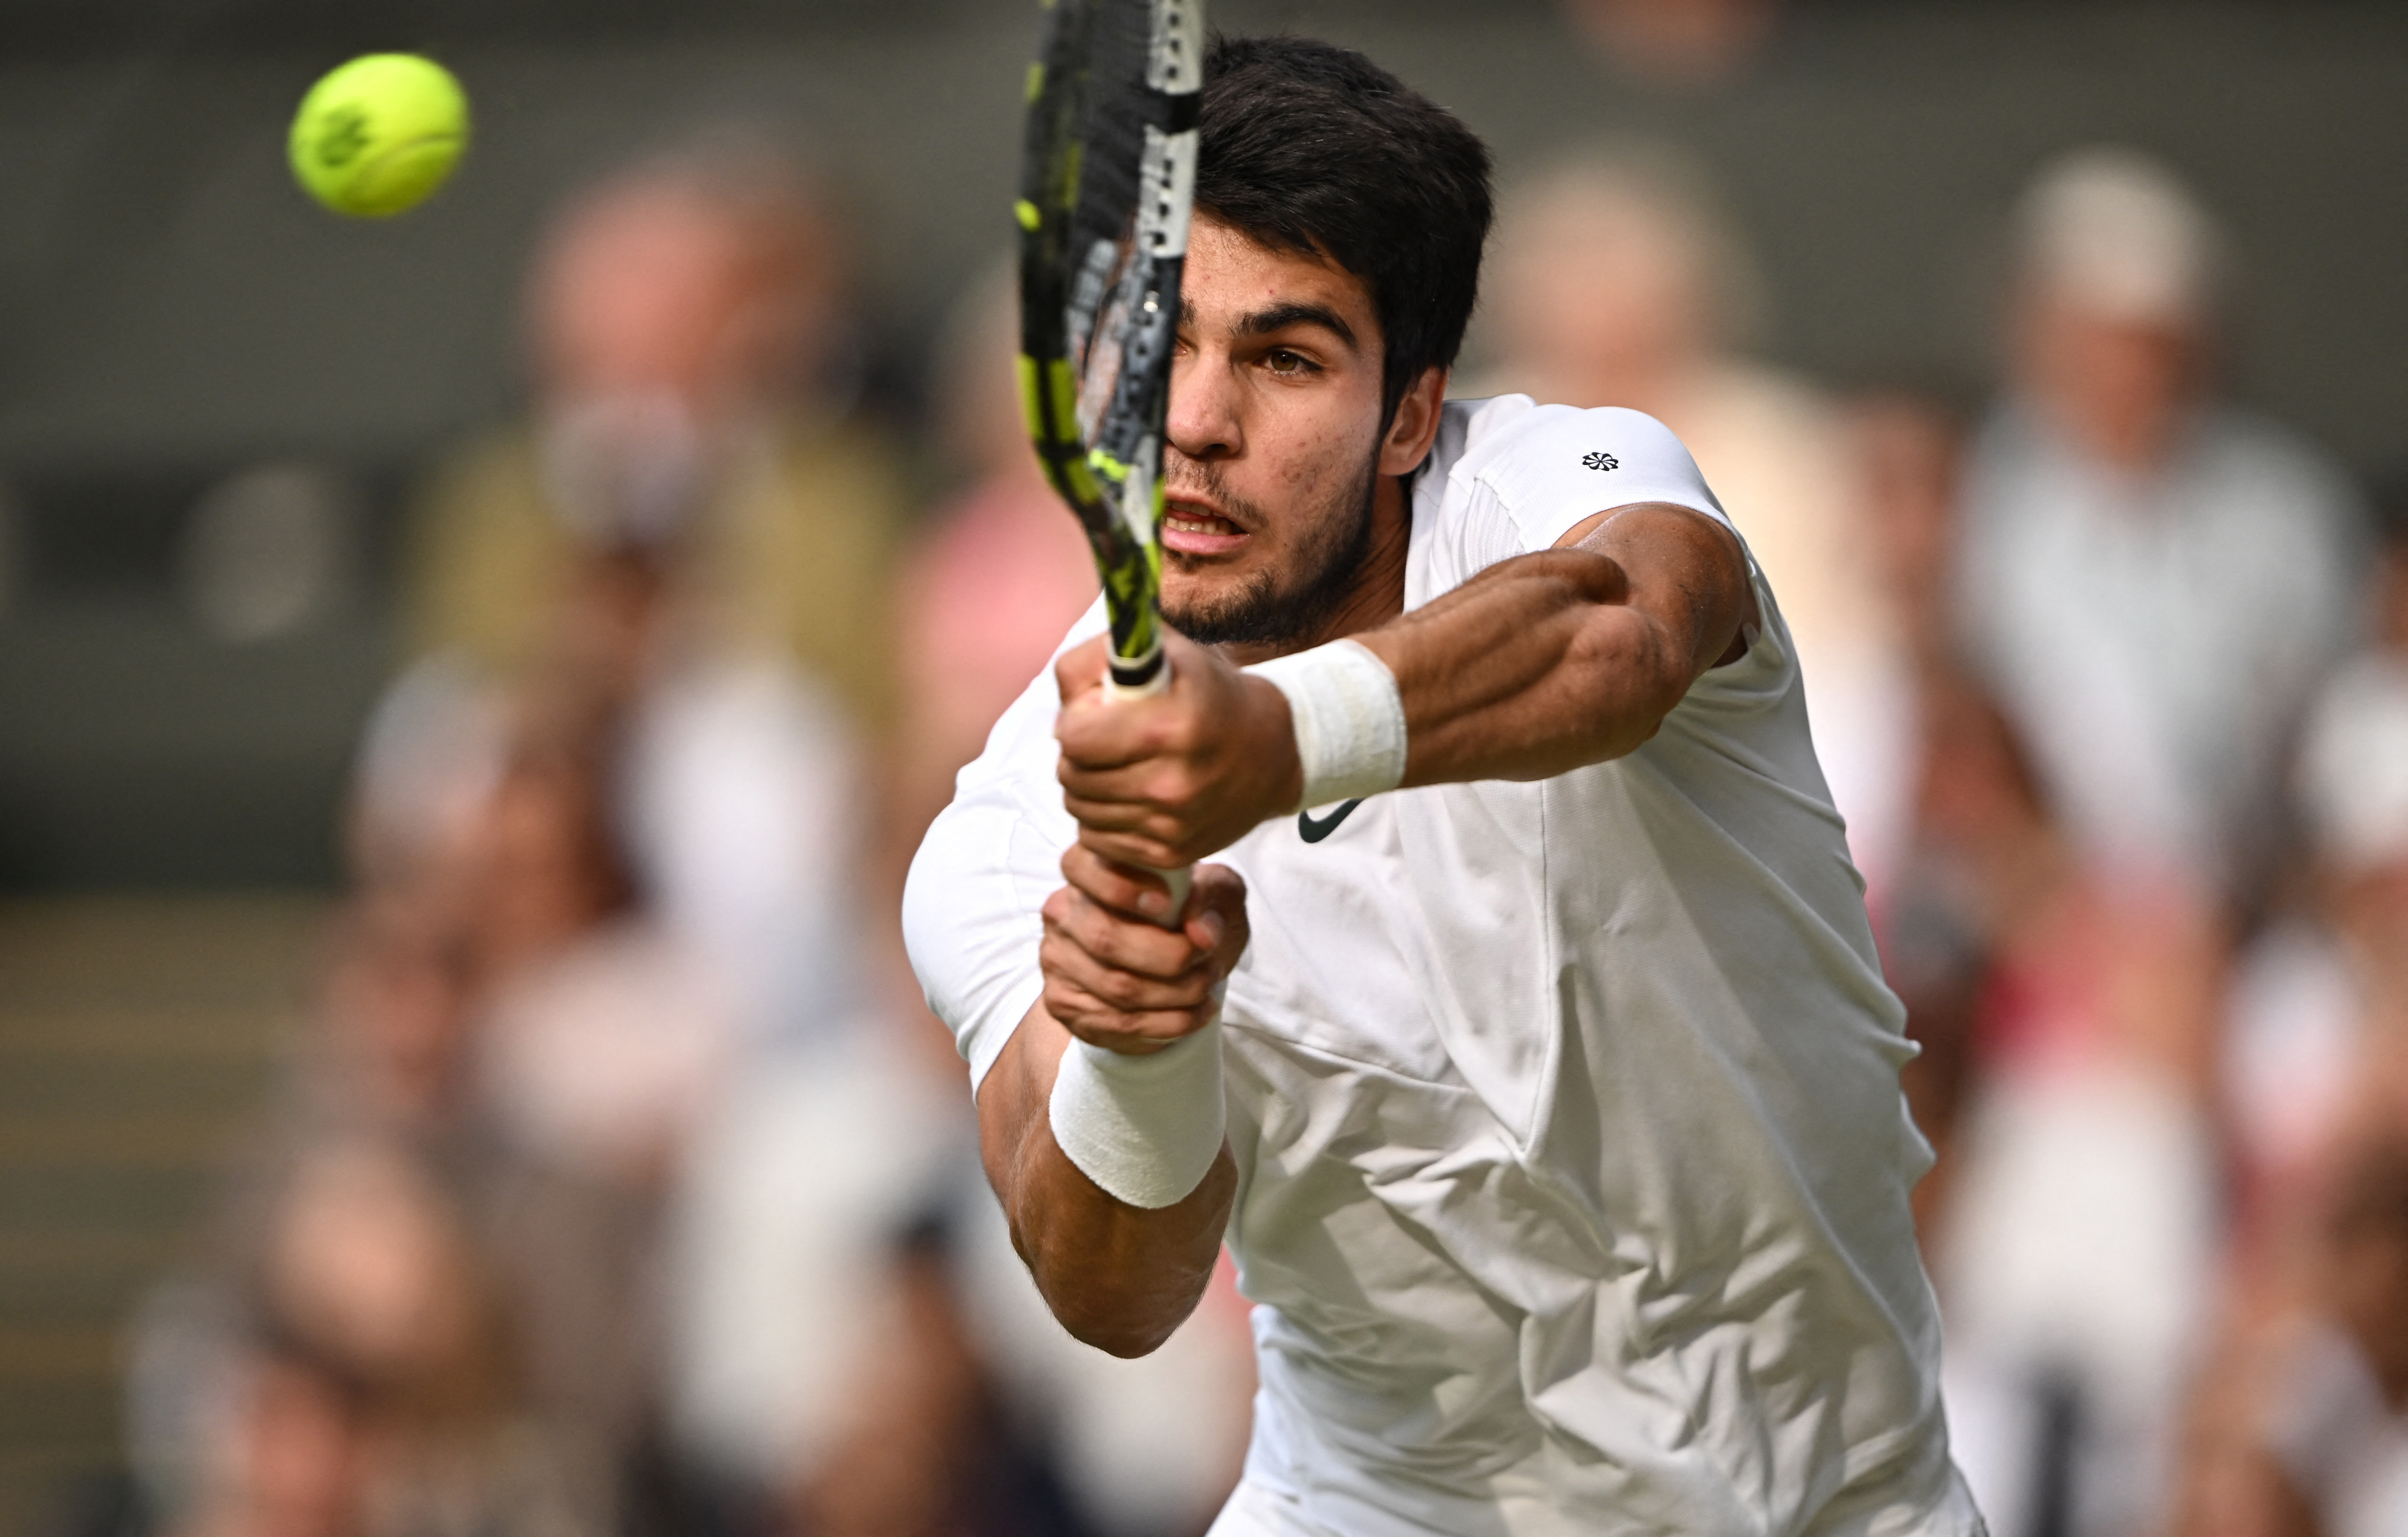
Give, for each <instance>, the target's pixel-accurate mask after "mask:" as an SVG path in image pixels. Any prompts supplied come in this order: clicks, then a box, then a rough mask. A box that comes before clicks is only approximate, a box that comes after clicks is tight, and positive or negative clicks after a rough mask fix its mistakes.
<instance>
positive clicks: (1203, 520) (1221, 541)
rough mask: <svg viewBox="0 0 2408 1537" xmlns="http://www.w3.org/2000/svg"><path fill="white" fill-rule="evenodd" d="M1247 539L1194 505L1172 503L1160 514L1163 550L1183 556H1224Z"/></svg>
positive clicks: (1241, 531) (1227, 522)
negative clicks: (1161, 515) (1161, 516)
mask: <svg viewBox="0 0 2408 1537" xmlns="http://www.w3.org/2000/svg"><path fill="white" fill-rule="evenodd" d="M1247 537H1248V535H1247V534H1246V531H1245V530H1244V529H1241V528H1240V527H1239V526H1238V525H1237V524H1235V523H1233V522H1231V521H1230V520H1229V519H1226V518H1224V517H1222V516H1221V515H1220V514H1219V513H1217V512H1214V511H1212V510H1211V508H1210V507H1204V506H1199V505H1197V504H1195V503H1193V502H1173V503H1171V504H1170V505H1168V507H1167V508H1165V509H1164V512H1163V518H1162V548H1165V549H1168V550H1172V551H1175V552H1177V553H1179V554H1182V555H1226V554H1228V553H1230V552H1231V551H1233V550H1235V549H1238V548H1240V547H1242V546H1243V545H1244V544H1245V542H1246V539H1247Z"/></svg>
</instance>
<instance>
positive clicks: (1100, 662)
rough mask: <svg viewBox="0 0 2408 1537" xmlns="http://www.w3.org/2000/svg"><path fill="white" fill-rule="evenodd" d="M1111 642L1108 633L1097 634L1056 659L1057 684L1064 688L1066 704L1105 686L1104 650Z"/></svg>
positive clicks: (1063, 696) (1055, 683) (1059, 687)
mask: <svg viewBox="0 0 2408 1537" xmlns="http://www.w3.org/2000/svg"><path fill="white" fill-rule="evenodd" d="M1110 644H1111V642H1110V638H1109V637H1108V636H1104V635H1097V636H1094V637H1093V638H1091V639H1088V640H1085V641H1082V642H1081V643H1080V644H1078V645H1076V646H1073V647H1071V648H1069V649H1068V650H1067V651H1065V652H1063V653H1062V655H1061V656H1060V657H1059V658H1058V659H1057V660H1056V661H1055V662H1054V687H1055V688H1056V689H1058V690H1061V694H1062V703H1063V704H1069V703H1070V702H1071V701H1072V700H1074V699H1077V698H1078V697H1079V696H1080V695H1082V694H1086V693H1092V692H1093V691H1095V690H1097V689H1100V688H1102V687H1103V684H1104V650H1105V648H1106V647H1107V646H1108V645H1110Z"/></svg>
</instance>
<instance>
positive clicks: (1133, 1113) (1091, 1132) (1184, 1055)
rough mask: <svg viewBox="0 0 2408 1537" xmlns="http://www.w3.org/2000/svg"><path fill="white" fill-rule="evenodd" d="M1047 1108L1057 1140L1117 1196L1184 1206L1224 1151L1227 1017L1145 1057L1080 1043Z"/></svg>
mask: <svg viewBox="0 0 2408 1537" xmlns="http://www.w3.org/2000/svg"><path fill="white" fill-rule="evenodd" d="M1046 1112H1047V1118H1048V1119H1050V1120H1051V1121H1052V1122H1053V1123H1054V1142H1055V1143H1056V1144H1057V1145H1059V1146H1060V1147H1061V1149H1062V1151H1063V1152H1064V1153H1066V1154H1068V1156H1069V1159H1070V1161H1071V1162H1073V1163H1075V1164H1077V1165H1078V1166H1079V1169H1080V1172H1082V1174H1085V1175H1086V1176H1087V1177H1088V1178H1089V1179H1092V1180H1094V1181H1095V1182H1096V1183H1097V1185H1098V1186H1100V1187H1102V1188H1103V1189H1104V1190H1105V1191H1106V1192H1107V1193H1109V1194H1111V1195H1113V1196H1116V1197H1118V1198H1119V1199H1121V1200H1123V1201H1125V1202H1127V1203H1129V1204H1130V1205H1132V1206H1143V1207H1145V1208H1146V1209H1148V1210H1150V1211H1151V1210H1158V1209H1159V1208H1161V1207H1164V1206H1175V1205H1177V1204H1178V1203H1180V1202H1181V1201H1183V1200H1184V1199H1186V1197H1187V1195H1188V1193H1189V1192H1190V1191H1192V1190H1194V1189H1195V1188H1196V1187H1197V1186H1198V1185H1200V1184H1202V1183H1203V1182H1204V1176H1205V1175H1206V1174H1209V1173H1211V1169H1212V1160H1214V1159H1216V1158H1218V1157H1220V1156H1221V1136H1222V1132H1223V1131H1224V1129H1225V1126H1226V1115H1227V1109H1226V1105H1225V1104H1224V1103H1223V1101H1222V1097H1221V1022H1220V1021H1219V1020H1218V1019H1215V1020H1214V1021H1212V1023H1211V1024H1209V1025H1207V1026H1205V1027H1204V1028H1203V1029H1202V1030H1199V1031H1197V1032H1196V1033H1195V1034H1193V1035H1190V1036H1187V1037H1186V1038H1184V1039H1183V1040H1180V1041H1176V1042H1174V1043H1172V1044H1171V1045H1169V1046H1165V1047H1163V1048H1162V1049H1161V1050H1160V1051H1157V1052H1154V1053H1153V1054H1152V1055H1151V1056H1145V1057H1132V1056H1129V1055H1127V1054H1125V1053H1124V1052H1118V1051H1108V1050H1106V1049H1105V1048H1104V1047H1102V1046H1089V1045H1088V1044H1087V1043H1086V1042H1084V1041H1072V1042H1071V1043H1070V1049H1069V1050H1068V1051H1066V1052H1064V1053H1063V1054H1062V1066H1061V1070H1060V1071H1059V1072H1057V1073H1056V1074H1054V1097H1053V1099H1052V1100H1051V1101H1049V1102H1048V1103H1047V1105H1046Z"/></svg>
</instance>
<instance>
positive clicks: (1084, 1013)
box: [1044, 976, 1211, 1056]
mask: <svg viewBox="0 0 2408 1537" xmlns="http://www.w3.org/2000/svg"><path fill="white" fill-rule="evenodd" d="M1044 1003H1045V1012H1046V1013H1047V1014H1049V1015H1052V1016H1053V1017H1054V1019H1055V1020H1056V1021H1058V1022H1059V1023H1060V1024H1061V1026H1062V1028H1063V1029H1065V1030H1067V1031H1068V1032H1070V1033H1071V1034H1073V1035H1075V1036H1077V1037H1078V1038H1079V1039H1080V1040H1082V1041H1085V1042H1087V1043H1088V1044H1090V1045H1092V1046H1102V1047H1104V1048H1105V1049H1107V1050H1110V1051H1121V1052H1126V1053H1128V1054H1130V1055H1132V1056H1146V1055H1150V1054H1151V1053H1154V1052H1156V1051H1159V1050H1161V1049H1162V1048H1163V1047H1164V1046H1169V1045H1170V1044H1171V1043H1173V1042H1175V1041H1178V1040H1181V1039H1183V1038H1184V1037H1186V1036H1189V1035H1193V1034H1195V1033H1196V1032H1197V1031H1199V1030H1202V1029H1203V1028H1204V1026H1205V1024H1206V1023H1207V1022H1208V1021H1209V1020H1210V1019H1211V1008H1210V1006H1209V1005H1208V1006H1207V1007H1203V1008H1195V1009H1168V1010H1154V1011H1149V1012H1145V1013H1140V1014H1128V1013H1124V1012H1123V1011H1121V1010H1118V1009H1114V1008H1112V1007H1111V1006H1110V1005H1109V1004H1107V1003H1103V1002H1102V1001H1101V1000H1100V999H1097V997H1095V996H1094V995H1093V994H1092V993H1089V992H1087V991H1086V990H1085V989H1082V988H1081V987H1079V986H1078V984H1077V983H1075V982H1072V981H1070V980H1069V979H1068V978H1067V977H1060V976H1048V977H1047V978H1046V981H1045V993H1044Z"/></svg>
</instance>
